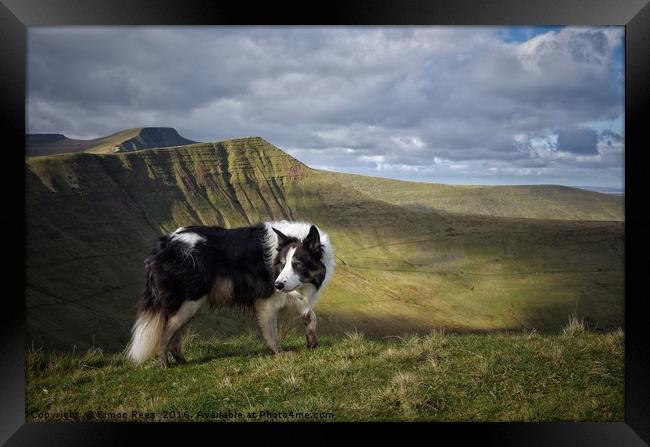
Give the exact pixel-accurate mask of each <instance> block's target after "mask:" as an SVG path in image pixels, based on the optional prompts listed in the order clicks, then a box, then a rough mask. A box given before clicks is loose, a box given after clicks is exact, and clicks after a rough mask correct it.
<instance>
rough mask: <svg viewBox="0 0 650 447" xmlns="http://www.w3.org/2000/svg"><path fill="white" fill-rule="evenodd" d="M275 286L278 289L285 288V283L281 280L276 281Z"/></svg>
mask: <svg viewBox="0 0 650 447" xmlns="http://www.w3.org/2000/svg"><path fill="white" fill-rule="evenodd" d="M275 288H276V289H278V290H282V289H284V283H283V282H280V281H276V282H275Z"/></svg>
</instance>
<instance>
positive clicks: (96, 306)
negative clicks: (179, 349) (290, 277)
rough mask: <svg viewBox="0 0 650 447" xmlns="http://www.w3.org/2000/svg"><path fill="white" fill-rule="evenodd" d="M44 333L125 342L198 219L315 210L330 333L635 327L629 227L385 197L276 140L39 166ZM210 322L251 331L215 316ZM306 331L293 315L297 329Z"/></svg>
mask: <svg viewBox="0 0 650 447" xmlns="http://www.w3.org/2000/svg"><path fill="white" fill-rule="evenodd" d="M26 177H27V192H26V200H27V209H28V216H27V231H28V237H27V261H26V262H27V304H26V308H27V321H28V338H29V340H30V342H32V341H33V342H34V343H35V344H37V345H39V344H40V345H44V346H46V347H50V348H59V349H71V348H72V345H76V346H77V348H84V347H87V346H89V345H90V344H92V343H93V342H94V343H95V344H96V345H98V346H102V347H104V348H106V349H110V350H119V349H121V348H123V346H124V344H125V343H126V341H127V339H128V334H129V329H130V326H131V324H132V321H133V308H132V307H133V305H134V304H135V302H136V300H137V298H138V296H139V294H140V292H141V290H142V285H143V264H142V262H143V259H144V257H145V256H146V255H147V254H148V253H149V251H150V247H151V244H152V243H153V241H154V240H155V239H156V237H157V236H158V235H159V234H160V233H161V232H164V231H171V230H173V229H175V228H176V227H178V226H182V225H190V224H219V225H224V226H228V227H235V226H241V225H248V224H250V223H254V222H258V221H262V220H267V219H282V218H288V219H304V220H310V221H313V222H316V223H318V224H319V225H321V226H322V227H323V228H324V229H325V230H326V231H328V232H329V233H330V234H331V236H332V240H333V243H334V247H335V250H336V258H337V259H336V261H337V270H336V273H335V275H334V278H333V281H332V284H331V285H330V286H328V289H327V290H326V292H325V293H324V294H323V296H322V299H321V302H320V303H319V305H318V308H317V310H318V314H319V317H320V318H319V330H320V331H322V332H325V333H342V332H345V331H349V330H351V329H354V328H357V329H359V330H362V331H364V332H366V333H368V334H369V335H375V336H387V335H397V334H401V333H404V332H427V331H429V330H431V329H433V328H447V329H452V330H467V331H487V330H495V329H509V328H521V327H524V328H530V329H533V328H535V329H538V330H551V329H552V330H557V329H558V328H559V327H561V326H563V325H564V324H565V323H566V320H567V316H568V315H569V314H571V313H577V314H578V315H579V316H583V317H587V319H588V321H590V322H592V324H595V325H597V326H598V327H601V328H608V327H613V326H620V325H622V324H623V224H622V223H620V222H579V221H560V220H530V219H514V218H503V217H498V218H497V217H487V216H484V217H481V216H469V215H461V214H449V213H439V212H437V211H434V210H430V209H427V208H413V207H404V206H399V205H396V204H393V203H388V202H386V201H384V200H376V197H374V196H371V195H369V194H365V193H362V192H360V191H358V190H357V189H355V188H354V187H351V186H349V185H348V184H346V182H344V181H342V180H341V178H340V177H339V178H336V179H333V177H332V176H331V175H330V174H329V173H324V172H322V171H315V170H312V169H310V168H308V167H307V166H305V165H304V164H302V163H300V162H299V161H297V160H296V159H294V158H292V157H290V156H289V155H287V154H286V153H284V152H282V151H281V150H279V149H278V148H276V147H275V146H273V145H271V144H269V143H268V142H266V141H265V140H263V139H261V138H245V139H239V140H230V141H226V142H221V143H214V144H193V145H187V146H183V147H179V148H172V149H151V150H141V151H137V152H131V153H118V154H106V155H94V154H65V155H56V156H50V157H38V158H31V159H28V160H26ZM197 327H198V328H199V329H200V330H202V331H206V332H207V331H210V332H217V333H221V334H233V333H238V332H241V331H242V330H244V329H247V328H248V330H251V318H250V317H247V316H241V315H240V316H238V315H232V314H230V313H223V312H222V313H217V314H211V315H208V314H207V313H206V314H205V315H203V316H202V318H200V320H199V321H198V322H197ZM291 328H294V330H301V325H295V326H292V325H291V322H289V323H287V324H285V325H284V327H283V330H286V329H291Z"/></svg>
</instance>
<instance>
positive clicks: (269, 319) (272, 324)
mask: <svg viewBox="0 0 650 447" xmlns="http://www.w3.org/2000/svg"><path fill="white" fill-rule="evenodd" d="M279 311H280V309H279V308H278V306H277V305H276V303H275V302H274V301H273V298H267V299H260V300H257V301H256V302H255V312H256V313H257V322H258V323H259V325H260V329H261V330H262V335H263V336H264V340H265V341H266V345H267V346H268V347H269V349H271V351H273V352H275V353H276V354H278V353H280V352H282V348H281V347H280V341H279V338H278V312H279Z"/></svg>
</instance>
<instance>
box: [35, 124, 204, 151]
mask: <svg viewBox="0 0 650 447" xmlns="http://www.w3.org/2000/svg"><path fill="white" fill-rule="evenodd" d="M191 143H194V141H192V140H188V139H187V138H184V137H182V136H180V135H179V134H178V132H177V131H176V129H173V128H171V127H137V128H133V129H126V130H122V131H120V132H116V133H114V134H111V135H108V136H106V137H101V138H95V139H92V140H76V139H71V138H67V137H66V136H64V135H61V134H29V135H27V136H26V145H27V148H26V155H27V156H29V157H32V156H44V155H54V154H63V153H74V152H90V153H97V154H110V153H114V152H130V151H135V150H140V149H147V148H160V147H171V146H182V145H185V144H191Z"/></svg>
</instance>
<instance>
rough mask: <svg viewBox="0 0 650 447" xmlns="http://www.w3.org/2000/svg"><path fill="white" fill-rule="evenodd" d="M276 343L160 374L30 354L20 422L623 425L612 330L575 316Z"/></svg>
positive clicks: (219, 341) (233, 344) (102, 359)
mask: <svg viewBox="0 0 650 447" xmlns="http://www.w3.org/2000/svg"><path fill="white" fill-rule="evenodd" d="M283 345H284V347H285V349H287V350H288V352H285V353H282V354H280V355H273V354H271V353H270V352H268V351H267V350H266V349H265V347H264V346H263V344H262V342H261V341H260V339H259V338H258V337H256V336H253V335H247V336H240V337H236V338H212V339H209V340H204V339H201V338H198V337H194V336H191V335H190V336H188V337H186V354H187V359H188V364H186V365H183V366H172V367H171V368H169V369H167V370H161V369H159V367H158V365H157V363H156V362H155V361H154V360H150V361H149V362H147V363H145V365H143V366H142V367H137V366H134V365H132V364H130V363H129V362H128V361H127V360H126V358H125V357H124V355H123V354H104V353H102V351H101V349H91V350H89V351H88V352H86V353H84V354H81V355H79V354H54V353H45V352H44V351H42V350H38V349H31V350H29V351H28V352H27V390H26V396H27V397H26V418H27V420H29V421H39V420H45V419H44V415H45V413H46V412H47V413H48V414H49V417H48V419H47V420H66V419H65V417H64V416H62V415H61V414H59V415H56V413H61V412H69V411H75V412H78V415H79V418H80V419H81V420H89V419H90V420H97V419H100V420H119V421H121V420H124V419H126V420H138V421H140V420H143V419H141V418H139V417H133V416H132V412H133V411H136V412H140V413H149V416H151V419H147V420H157V421H164V420H170V419H171V420H192V421H202V420H215V419H216V420H233V419H232V418H229V417H227V416H225V417H224V414H226V413H228V412H229V411H230V412H231V414H236V413H240V414H241V415H242V418H243V420H289V421H291V420H304V419H300V418H295V417H294V418H291V416H290V412H294V415H296V414H297V413H309V414H312V415H313V414H317V416H318V417H319V420H323V421H329V420H333V421H366V420H373V421H375V420H386V421H392V420H403V421H411V420H417V421H559V420H569V421H621V420H623V418H624V335H623V332H622V331H621V330H615V331H612V332H609V333H595V332H591V331H589V330H585V328H584V325H582V324H581V322H580V321H578V320H574V321H572V322H571V323H570V324H568V325H567V327H566V328H565V330H564V331H563V332H560V333H556V334H552V335H539V334H537V333H536V332H535V331H532V332H509V333H508V332H506V333H490V334H484V335H453V334H444V333H441V332H433V333H430V334H428V335H425V336H417V335H411V336H403V337H390V338H383V339H370V338H367V337H365V336H364V335H363V334H361V333H358V332H356V333H351V334H348V335H346V336H321V337H320V339H319V347H318V348H317V349H315V350H307V349H306V348H305V347H304V346H303V338H302V337H299V336H297V335H290V336H288V337H287V338H285V340H284V341H283ZM89 411H92V412H93V413H92V415H91V414H88V412H89ZM100 411H101V412H103V414H104V416H102V413H99V412H100ZM260 411H262V412H263V413H262V414H263V415H262V417H260V416H259V414H260ZM199 412H202V413H203V414H207V415H208V416H207V417H205V418H204V417H197V415H198V414H199ZM252 412H255V413H256V416H255V417H252V416H251V417H250V418H249V417H248V416H249V413H252ZM264 412H270V413H277V414H278V416H277V417H274V416H273V415H271V416H269V415H268V414H267V413H264ZM108 413H113V415H111V416H106V415H107V414H108ZM122 413H126V416H123V415H121V414H122ZM282 413H285V414H287V415H288V416H285V417H283V415H282ZM39 414H40V417H39ZM213 415H214V418H213V417H212V416H213ZM329 415H332V416H329ZM166 416H167V417H166ZM238 420H239V419H238Z"/></svg>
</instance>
